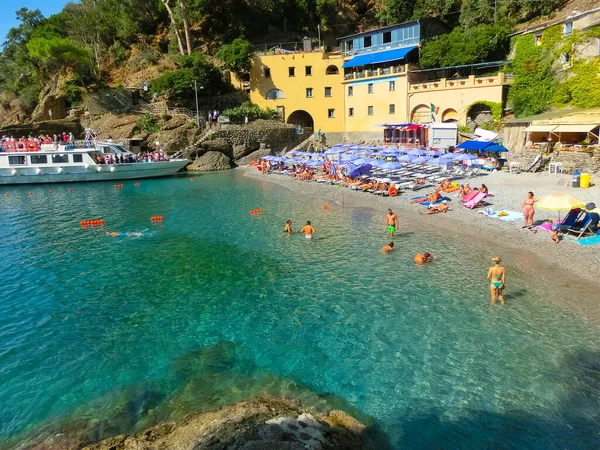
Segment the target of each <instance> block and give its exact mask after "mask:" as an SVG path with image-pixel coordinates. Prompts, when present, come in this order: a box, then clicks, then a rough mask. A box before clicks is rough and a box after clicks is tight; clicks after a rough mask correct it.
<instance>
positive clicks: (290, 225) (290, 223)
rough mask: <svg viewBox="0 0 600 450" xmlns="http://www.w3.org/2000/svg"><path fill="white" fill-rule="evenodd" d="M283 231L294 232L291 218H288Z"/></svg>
mask: <svg viewBox="0 0 600 450" xmlns="http://www.w3.org/2000/svg"><path fill="white" fill-rule="evenodd" d="M283 232H284V233H287V234H292V221H291V220H290V219H288V221H287V222H286V223H285V228H284V229H283Z"/></svg>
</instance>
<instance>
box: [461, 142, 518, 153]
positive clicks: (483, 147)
mask: <svg viewBox="0 0 600 450" xmlns="http://www.w3.org/2000/svg"><path fill="white" fill-rule="evenodd" d="M456 148H460V149H462V150H475V151H485V152H507V151H508V149H507V148H506V147H504V146H502V145H499V144H496V143H495V142H489V141H465V142H463V143H461V144H458V145H457V146H456Z"/></svg>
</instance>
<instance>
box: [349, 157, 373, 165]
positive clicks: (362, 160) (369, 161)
mask: <svg viewBox="0 0 600 450" xmlns="http://www.w3.org/2000/svg"><path fill="white" fill-rule="evenodd" d="M373 161H374V160H373V159H371V158H358V159H355V160H353V161H352V164H355V165H361V164H371V165H373Z"/></svg>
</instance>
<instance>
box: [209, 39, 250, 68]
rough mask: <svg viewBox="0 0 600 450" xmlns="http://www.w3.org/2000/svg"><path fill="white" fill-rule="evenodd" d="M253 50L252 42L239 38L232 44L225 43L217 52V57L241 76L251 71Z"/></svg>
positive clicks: (226, 66) (224, 65)
mask: <svg viewBox="0 0 600 450" xmlns="http://www.w3.org/2000/svg"><path fill="white" fill-rule="evenodd" d="M252 52H253V50H252V44H250V42H248V41H246V40H245V39H242V38H237V39H235V40H234V41H233V42H232V43H231V44H226V45H223V46H222V47H221V48H220V49H219V51H218V52H217V58H219V59H220V60H221V61H222V62H223V67H225V68H226V69H227V70H230V71H232V72H233V73H235V74H236V75H237V76H238V77H241V76H243V75H246V74H248V73H249V72H250V67H251V66H252Z"/></svg>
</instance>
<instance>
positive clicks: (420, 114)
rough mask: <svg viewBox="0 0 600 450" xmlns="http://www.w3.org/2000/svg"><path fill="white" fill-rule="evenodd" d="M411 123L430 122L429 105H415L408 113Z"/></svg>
mask: <svg viewBox="0 0 600 450" xmlns="http://www.w3.org/2000/svg"><path fill="white" fill-rule="evenodd" d="M410 121H411V122H412V123H427V122H431V107H429V106H427V105H419V106H416V107H415V108H414V109H413V110H412V114H411V115H410Z"/></svg>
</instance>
